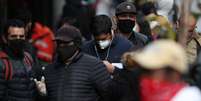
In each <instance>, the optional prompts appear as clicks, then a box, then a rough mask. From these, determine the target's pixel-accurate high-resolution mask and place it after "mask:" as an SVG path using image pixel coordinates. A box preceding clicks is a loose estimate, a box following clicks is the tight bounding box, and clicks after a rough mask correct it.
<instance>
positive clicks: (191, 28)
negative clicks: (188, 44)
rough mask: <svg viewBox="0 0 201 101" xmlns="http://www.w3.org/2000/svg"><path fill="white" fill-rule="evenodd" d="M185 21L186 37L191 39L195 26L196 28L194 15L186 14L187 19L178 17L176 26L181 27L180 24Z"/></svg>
mask: <svg viewBox="0 0 201 101" xmlns="http://www.w3.org/2000/svg"><path fill="white" fill-rule="evenodd" d="M185 23H186V24H187V28H188V29H187V30H188V33H187V38H188V39H191V38H192V37H193V35H194V34H195V33H194V32H195V28H196V19H195V17H194V16H193V15H192V14H190V15H189V16H188V20H187V21H184V18H183V17H181V18H180V19H179V22H178V27H181V26H182V24H185Z"/></svg>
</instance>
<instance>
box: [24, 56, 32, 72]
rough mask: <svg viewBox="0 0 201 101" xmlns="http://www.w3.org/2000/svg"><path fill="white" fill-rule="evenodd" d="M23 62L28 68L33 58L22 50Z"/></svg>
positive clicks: (30, 66)
mask: <svg viewBox="0 0 201 101" xmlns="http://www.w3.org/2000/svg"><path fill="white" fill-rule="evenodd" d="M24 63H25V64H27V65H28V67H29V69H31V68H32V65H33V58H32V56H31V55H30V54H29V53H28V52H24Z"/></svg>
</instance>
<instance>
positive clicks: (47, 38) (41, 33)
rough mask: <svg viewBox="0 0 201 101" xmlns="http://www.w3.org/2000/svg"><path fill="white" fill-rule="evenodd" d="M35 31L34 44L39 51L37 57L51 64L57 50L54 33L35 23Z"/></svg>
mask: <svg viewBox="0 0 201 101" xmlns="http://www.w3.org/2000/svg"><path fill="white" fill-rule="evenodd" d="M33 31H34V33H33V35H32V43H33V45H34V47H35V48H36V49H37V57H38V58H39V59H40V60H42V61H44V62H48V63H51V62H52V59H53V54H54V50H55V44H54V42H53V39H54V34H53V32H52V31H51V30H50V29H49V28H48V27H47V26H42V25H41V24H40V23H35V26H34V29H33Z"/></svg>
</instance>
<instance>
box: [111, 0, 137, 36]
mask: <svg viewBox="0 0 201 101" xmlns="http://www.w3.org/2000/svg"><path fill="white" fill-rule="evenodd" d="M136 13H137V11H136V8H135V6H134V5H133V4H132V3H130V2H123V3H121V4H119V5H118V6H117V7H116V10H115V16H116V19H117V28H118V30H119V31H120V32H121V33H122V34H127V33H131V32H132V31H133V28H134V26H135V22H136Z"/></svg>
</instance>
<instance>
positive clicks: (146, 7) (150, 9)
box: [141, 2, 157, 15]
mask: <svg viewBox="0 0 201 101" xmlns="http://www.w3.org/2000/svg"><path fill="white" fill-rule="evenodd" d="M141 9H142V12H143V14H144V15H149V14H151V13H155V14H157V13H156V7H155V4H154V2H147V3H144V4H143V5H142V6H141Z"/></svg>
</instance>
